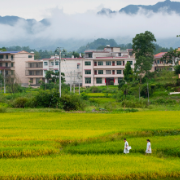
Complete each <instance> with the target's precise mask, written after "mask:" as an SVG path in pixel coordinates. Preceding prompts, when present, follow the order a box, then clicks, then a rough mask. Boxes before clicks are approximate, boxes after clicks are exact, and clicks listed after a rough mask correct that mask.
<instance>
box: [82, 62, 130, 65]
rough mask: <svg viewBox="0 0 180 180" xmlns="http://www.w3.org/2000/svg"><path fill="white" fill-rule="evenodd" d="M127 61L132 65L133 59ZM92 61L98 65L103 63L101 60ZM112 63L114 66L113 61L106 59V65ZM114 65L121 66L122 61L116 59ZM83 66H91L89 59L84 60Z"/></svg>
mask: <svg viewBox="0 0 180 180" xmlns="http://www.w3.org/2000/svg"><path fill="white" fill-rule="evenodd" d="M127 62H129V63H130V64H131V65H133V61H127ZM94 63H95V65H97V64H98V66H103V65H104V63H103V61H98V63H97V62H94ZM112 65H113V66H115V61H106V66H112ZM116 65H117V66H121V65H122V61H116ZM85 66H91V61H85Z"/></svg>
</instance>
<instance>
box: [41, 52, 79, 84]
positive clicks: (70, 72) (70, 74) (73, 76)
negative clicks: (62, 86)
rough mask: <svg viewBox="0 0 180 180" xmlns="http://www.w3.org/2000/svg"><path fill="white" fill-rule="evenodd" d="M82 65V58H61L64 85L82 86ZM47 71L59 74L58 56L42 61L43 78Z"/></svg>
mask: <svg viewBox="0 0 180 180" xmlns="http://www.w3.org/2000/svg"><path fill="white" fill-rule="evenodd" d="M82 64H83V58H62V60H61V72H63V73H64V74H65V80H66V82H65V83H66V84H78V83H81V84H82ZM47 71H54V72H59V56H52V57H51V58H49V59H43V77H44V78H45V76H46V72H47ZM46 82H47V81H46Z"/></svg>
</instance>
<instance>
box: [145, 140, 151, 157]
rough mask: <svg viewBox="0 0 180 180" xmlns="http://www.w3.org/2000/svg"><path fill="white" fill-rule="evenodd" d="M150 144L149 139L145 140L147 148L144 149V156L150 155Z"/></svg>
mask: <svg viewBox="0 0 180 180" xmlns="http://www.w3.org/2000/svg"><path fill="white" fill-rule="evenodd" d="M151 153H152V151H151V142H150V140H149V139H147V148H146V154H151Z"/></svg>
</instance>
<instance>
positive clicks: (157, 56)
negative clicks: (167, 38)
mask: <svg viewBox="0 0 180 180" xmlns="http://www.w3.org/2000/svg"><path fill="white" fill-rule="evenodd" d="M166 53H167V52H160V53H158V54H156V55H154V58H155V59H158V58H162V57H163V56H164V55H165V54H166Z"/></svg>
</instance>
